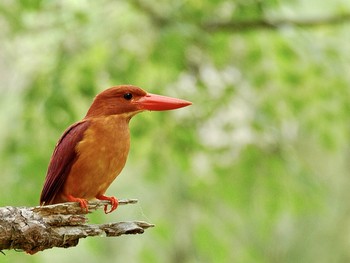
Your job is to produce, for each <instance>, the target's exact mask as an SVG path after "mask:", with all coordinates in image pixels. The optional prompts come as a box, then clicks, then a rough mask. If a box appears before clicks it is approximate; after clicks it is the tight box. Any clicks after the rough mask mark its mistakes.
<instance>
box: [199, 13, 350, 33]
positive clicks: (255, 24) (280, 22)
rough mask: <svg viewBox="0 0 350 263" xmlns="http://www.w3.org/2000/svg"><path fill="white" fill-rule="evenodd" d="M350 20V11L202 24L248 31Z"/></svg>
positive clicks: (311, 25)
mask: <svg viewBox="0 0 350 263" xmlns="http://www.w3.org/2000/svg"><path fill="white" fill-rule="evenodd" d="M349 22H350V13H347V14H339V15H332V16H324V17H311V18H310V17H309V18H279V19H265V18H260V19H255V20H241V21H239V20H237V21H225V22H220V21H217V22H213V21H210V22H207V23H204V24H202V26H201V27H202V28H203V29H204V30H207V31H211V32H214V31H229V32H235V31H246V30H259V29H279V28H281V27H295V26H296V27H302V28H310V27H319V26H330V25H338V24H341V23H349Z"/></svg>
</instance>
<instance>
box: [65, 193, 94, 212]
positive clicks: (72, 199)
mask: <svg viewBox="0 0 350 263" xmlns="http://www.w3.org/2000/svg"><path fill="white" fill-rule="evenodd" d="M67 200H68V201H70V202H78V203H79V205H80V207H81V209H83V210H85V212H86V213H88V212H89V209H88V202H87V200H86V199H83V198H77V197H74V196H72V195H67Z"/></svg>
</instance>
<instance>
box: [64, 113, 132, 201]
mask: <svg viewBox="0 0 350 263" xmlns="http://www.w3.org/2000/svg"><path fill="white" fill-rule="evenodd" d="M129 147H130V134H129V126H128V119H127V118H125V116H123V115H122V114H120V115H113V116H108V117H103V118H95V119H92V120H91V125H90V127H89V128H88V129H87V130H86V132H85V134H84V137H83V140H82V141H81V142H80V143H79V144H78V145H77V147H76V151H77V153H78V159H77V161H76V162H75V163H74V165H73V166H72V169H71V171H70V173H69V175H68V178H67V180H66V182H65V184H64V187H63V193H62V194H63V195H65V196H66V195H72V196H74V197H78V198H84V199H93V198H95V197H96V196H98V195H102V194H104V193H105V191H106V190H107V188H108V187H109V185H110V184H111V183H112V182H113V180H114V179H115V178H116V177H117V176H118V175H119V173H120V172H121V170H122V169H123V167H124V165H125V162H126V159H127V156H128V153H129Z"/></svg>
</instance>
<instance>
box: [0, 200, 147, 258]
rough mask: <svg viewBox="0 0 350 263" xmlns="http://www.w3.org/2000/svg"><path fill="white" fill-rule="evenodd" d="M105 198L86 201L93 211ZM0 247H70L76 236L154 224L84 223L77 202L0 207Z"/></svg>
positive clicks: (133, 231)
mask: <svg viewBox="0 0 350 263" xmlns="http://www.w3.org/2000/svg"><path fill="white" fill-rule="evenodd" d="M135 203H137V200H135V199H129V200H119V204H121V205H125V204H135ZM108 204H109V202H108V201H94V202H89V205H88V208H89V211H90V212H91V211H94V210H96V209H99V208H101V207H103V206H105V205H108ZM0 215H1V219H0V227H1V234H0V249H1V250H3V249H21V250H24V251H26V252H27V253H29V254H35V253H36V252H39V251H42V250H45V249H49V248H53V247H63V248H68V247H74V246H76V245H77V244H78V242H79V239H80V238H86V237H88V236H107V237H113V236H120V235H127V234H142V233H143V232H144V230H145V229H147V228H149V227H153V226H154V225H152V224H149V223H147V222H142V221H130V222H118V223H107V224H100V225H87V224H86V222H87V221H88V219H87V218H86V213H85V212H84V211H83V210H82V209H81V207H80V206H79V205H78V203H63V204H55V205H49V206H37V207H10V206H7V207H2V208H0Z"/></svg>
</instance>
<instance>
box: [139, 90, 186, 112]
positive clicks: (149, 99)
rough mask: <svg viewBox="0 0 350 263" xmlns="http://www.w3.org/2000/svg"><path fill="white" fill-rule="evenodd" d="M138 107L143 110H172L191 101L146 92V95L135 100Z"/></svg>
mask: <svg viewBox="0 0 350 263" xmlns="http://www.w3.org/2000/svg"><path fill="white" fill-rule="evenodd" d="M137 104H138V105H139V107H140V109H143V110H154V111H162V110H174V109H178V108H182V107H186V106H188V105H191V104H192V102H189V101H186V100H180V99H176V98H171V97H166V96H161V95H156V94H151V93H147V94H146V96H144V97H142V98H140V99H139V100H138V101H137Z"/></svg>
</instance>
